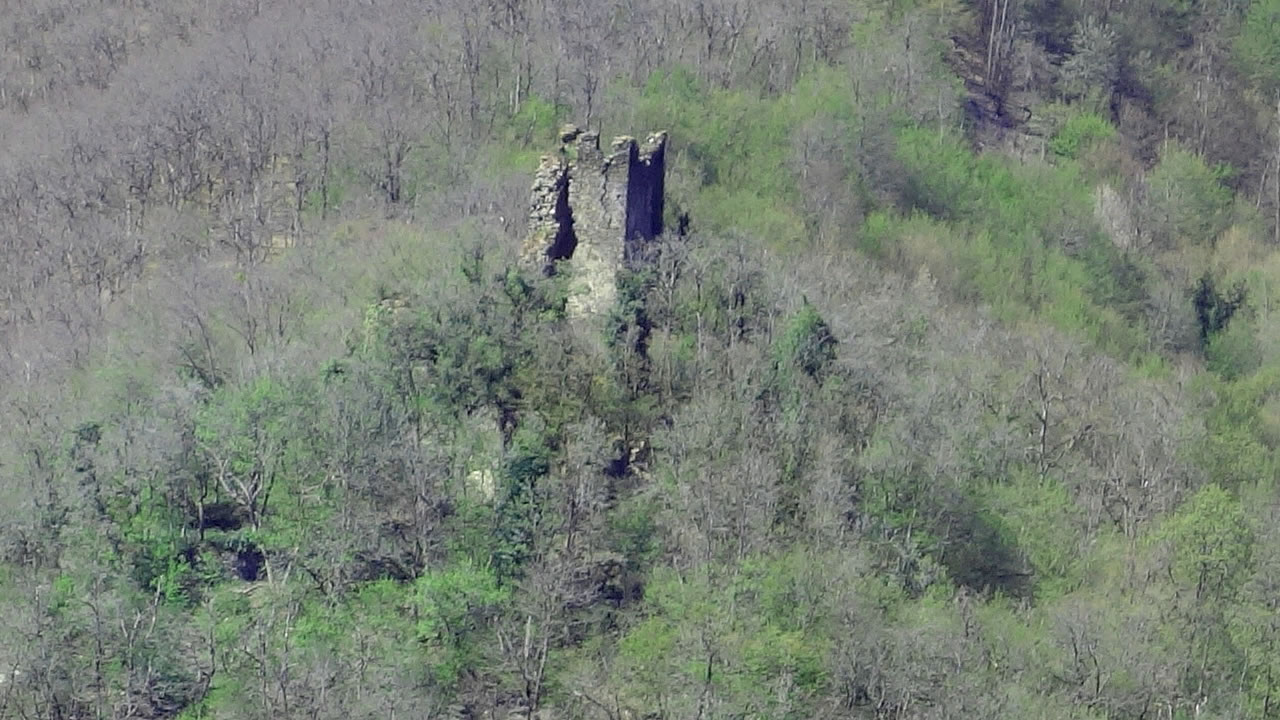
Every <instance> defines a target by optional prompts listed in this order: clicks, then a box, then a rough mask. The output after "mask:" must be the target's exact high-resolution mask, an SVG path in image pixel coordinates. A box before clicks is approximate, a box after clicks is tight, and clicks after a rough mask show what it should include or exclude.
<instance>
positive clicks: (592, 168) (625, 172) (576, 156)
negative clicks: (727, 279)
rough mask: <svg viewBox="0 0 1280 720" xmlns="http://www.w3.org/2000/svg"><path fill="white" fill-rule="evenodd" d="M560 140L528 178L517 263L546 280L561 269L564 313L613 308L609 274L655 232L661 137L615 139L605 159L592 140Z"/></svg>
mask: <svg viewBox="0 0 1280 720" xmlns="http://www.w3.org/2000/svg"><path fill="white" fill-rule="evenodd" d="M560 140H561V143H562V145H561V149H560V152H559V153H558V154H557V155H544V156H543V158H542V162H541V163H540V164H539V166H538V171H537V173H536V174H535V176H534V182H533V193H532V198H531V202H530V206H531V210H530V213H529V236H528V238H527V239H526V240H525V244H524V248H523V250H522V252H521V262H522V263H523V264H524V265H525V266H526V267H528V268H531V269H535V270H537V271H539V272H542V273H544V274H547V275H550V274H552V273H553V272H556V271H557V267H564V268H567V269H568V270H569V273H570V276H571V277H572V285H573V287H572V292H571V294H570V298H569V303H570V306H569V309H570V311H571V312H572V313H574V314H576V315H590V314H596V313H600V312H604V311H606V310H608V309H609V308H610V307H611V306H612V305H613V303H614V301H615V299H616V297H617V286H616V284H615V278H616V274H617V272H618V271H619V270H621V269H623V268H625V267H627V266H628V264H629V263H631V262H632V261H633V260H634V259H636V258H637V257H639V255H640V250H641V249H642V248H643V247H644V245H645V244H646V243H647V242H649V241H650V240H652V239H653V238H655V237H657V236H658V235H660V234H661V233H662V207H663V194H664V187H663V186H664V178H665V175H666V157H665V154H666V144H667V134H666V133H665V132H659V133H654V134H652V135H650V136H649V137H648V138H646V139H645V141H644V142H642V143H641V142H637V141H636V140H635V139H634V138H631V137H627V136H622V137H617V138H614V140H613V142H612V143H611V144H610V146H609V151H608V153H605V152H603V151H601V149H600V135H599V133H595V132H583V131H582V130H579V129H578V128H576V127H572V126H569V127H566V128H565V129H564V130H563V131H561V137H560Z"/></svg>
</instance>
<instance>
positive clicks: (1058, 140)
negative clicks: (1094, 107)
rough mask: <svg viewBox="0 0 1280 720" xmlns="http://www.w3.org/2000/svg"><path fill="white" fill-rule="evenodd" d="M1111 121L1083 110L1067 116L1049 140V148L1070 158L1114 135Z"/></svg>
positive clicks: (1073, 158) (1076, 157) (1114, 131)
mask: <svg viewBox="0 0 1280 720" xmlns="http://www.w3.org/2000/svg"><path fill="white" fill-rule="evenodd" d="M1115 133H1116V130H1115V128H1114V127H1112V125H1111V123H1109V122H1107V121H1106V120H1105V119H1104V118H1103V117H1101V116H1100V115H1097V114H1095V113H1090V112H1083V113H1078V114H1074V115H1072V116H1071V117H1069V118H1068V119H1067V121H1066V123H1064V124H1063V126H1062V127H1061V128H1060V129H1059V130H1058V132H1056V133H1055V134H1054V136H1053V137H1052V138H1050V140H1049V149H1050V150H1052V151H1053V152H1054V153H1055V154H1057V155H1060V156H1062V157H1065V158H1070V159H1072V160H1075V159H1078V158H1079V157H1080V154H1081V153H1082V152H1083V151H1084V150H1085V149H1086V148H1087V147H1088V146H1089V145H1091V144H1092V143H1095V142H1098V141H1100V140H1106V139H1108V138H1110V137H1112V136H1114V135H1115Z"/></svg>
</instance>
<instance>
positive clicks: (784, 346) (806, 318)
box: [773, 300, 836, 378]
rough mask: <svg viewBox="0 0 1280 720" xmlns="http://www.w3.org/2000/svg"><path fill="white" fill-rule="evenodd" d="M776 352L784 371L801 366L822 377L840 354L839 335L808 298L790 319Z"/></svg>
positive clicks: (778, 361) (811, 374)
mask: <svg viewBox="0 0 1280 720" xmlns="http://www.w3.org/2000/svg"><path fill="white" fill-rule="evenodd" d="M773 354H774V358H775V360H774V361H775V362H776V363H777V364H778V368H779V371H780V372H782V373H784V374H786V373H790V372H792V371H794V370H799V371H801V372H803V373H804V374H805V375H808V376H809V377H811V378H818V377H819V376H820V375H821V373H822V372H823V370H825V369H826V368H827V366H828V365H829V364H830V363H831V362H832V361H833V360H835V358H836V339H835V337H834V336H833V335H832V334H831V327H830V326H829V325H827V322H826V321H825V320H823V319H822V316H821V315H819V314H818V311H817V310H816V309H815V308H814V307H813V306H812V305H810V304H809V302H808V301H807V300H806V301H805V303H804V305H802V306H801V307H800V309H799V310H797V311H796V312H795V314H794V315H792V316H791V318H790V319H789V320H788V321H787V323H786V327H785V328H784V329H783V331H782V334H781V335H780V336H779V337H778V340H777V341H776V342H775V344H774V351H773Z"/></svg>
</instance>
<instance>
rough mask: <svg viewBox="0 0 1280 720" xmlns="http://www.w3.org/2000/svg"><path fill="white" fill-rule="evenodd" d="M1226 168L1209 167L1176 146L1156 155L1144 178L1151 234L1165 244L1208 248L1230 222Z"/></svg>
mask: <svg viewBox="0 0 1280 720" xmlns="http://www.w3.org/2000/svg"><path fill="white" fill-rule="evenodd" d="M1230 175H1231V169H1230V168H1228V167H1226V166H1222V165H1219V166H1210V165H1208V164H1207V163H1205V161H1204V160H1203V159H1202V158H1201V157H1199V156H1198V155H1196V154H1194V153H1192V152H1190V151H1188V150H1185V149H1183V148H1181V147H1179V146H1177V145H1176V144H1170V145H1168V146H1167V147H1166V148H1165V149H1164V151H1163V152H1162V153H1161V154H1160V162H1159V163H1158V164H1157V165H1156V166H1155V168H1153V169H1152V170H1151V173H1150V175H1148V176H1147V186H1148V188H1149V190H1148V203H1149V205H1150V207H1151V213H1152V218H1151V220H1152V223H1153V228H1152V230H1153V232H1155V233H1156V234H1157V235H1158V236H1159V237H1160V238H1161V239H1162V240H1164V241H1165V242H1169V243H1178V244H1181V243H1192V244H1200V245H1207V244H1212V243H1213V242H1215V241H1216V240H1217V238H1218V235H1220V234H1221V233H1222V231H1223V230H1225V229H1226V228H1227V225H1229V224H1230V222H1231V203H1232V198H1231V190H1230V189H1229V188H1227V187H1226V186H1225V185H1224V184H1223V182H1224V180H1226V179H1227V178H1228V177H1229V176H1230Z"/></svg>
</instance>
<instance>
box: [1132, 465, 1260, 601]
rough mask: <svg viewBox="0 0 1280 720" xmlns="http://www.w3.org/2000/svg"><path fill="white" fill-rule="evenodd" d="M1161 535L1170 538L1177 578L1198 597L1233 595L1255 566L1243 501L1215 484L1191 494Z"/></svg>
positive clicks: (1251, 536) (1163, 539) (1161, 537)
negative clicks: (1251, 558)
mask: <svg viewBox="0 0 1280 720" xmlns="http://www.w3.org/2000/svg"><path fill="white" fill-rule="evenodd" d="M1155 539H1156V540H1157V541H1159V542H1164V543H1167V544H1168V546H1169V548H1170V551H1171V553H1172V557H1171V560H1170V569H1171V571H1172V573H1173V576H1174V578H1175V579H1176V581H1177V582H1179V583H1180V584H1182V585H1183V586H1185V587H1189V588H1192V589H1193V590H1194V592H1195V597H1196V598H1197V599H1200V598H1207V597H1216V598H1228V597H1231V596H1232V594H1233V593H1234V592H1235V590H1236V589H1237V588H1238V587H1239V584H1240V582H1241V580H1242V579H1243V577H1242V573H1243V572H1244V570H1245V569H1246V568H1248V567H1249V555H1250V551H1251V549H1252V545H1253V532H1252V530H1251V528H1250V527H1249V523H1248V521H1247V519H1246V517H1245V513H1244V509H1243V508H1242V507H1241V506H1240V502H1239V501H1238V500H1237V499H1236V498H1234V497H1232V496H1231V495H1230V494H1229V493H1227V492H1226V491H1225V490H1223V489H1222V488H1220V487H1218V486H1217V485H1212V484H1211V485H1206V486H1205V487H1203V488H1201V489H1200V490H1199V491H1197V492H1196V494H1195V495H1193V496H1192V497H1191V498H1190V499H1189V500H1187V502H1186V503H1185V504H1184V505H1183V507H1182V508H1180V509H1179V510H1178V512H1177V513H1176V514H1175V515H1174V516H1173V517H1172V518H1170V519H1169V520H1168V521H1167V522H1166V523H1165V524H1164V525H1163V526H1162V527H1161V528H1160V532H1159V533H1158V534H1157V535H1156V536H1155Z"/></svg>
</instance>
